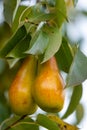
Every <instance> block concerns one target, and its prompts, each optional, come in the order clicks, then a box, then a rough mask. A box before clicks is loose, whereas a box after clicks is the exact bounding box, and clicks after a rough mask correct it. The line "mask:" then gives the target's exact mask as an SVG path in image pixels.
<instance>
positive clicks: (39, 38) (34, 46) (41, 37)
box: [26, 30, 49, 55]
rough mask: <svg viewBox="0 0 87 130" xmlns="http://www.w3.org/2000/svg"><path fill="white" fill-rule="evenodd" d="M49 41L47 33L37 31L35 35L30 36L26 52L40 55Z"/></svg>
mask: <svg viewBox="0 0 87 130" xmlns="http://www.w3.org/2000/svg"><path fill="white" fill-rule="evenodd" d="M48 42H49V37H48V35H47V33H45V32H43V31H42V30H40V31H39V33H38V32H37V33H36V34H35V36H34V37H33V38H32V40H31V43H30V45H31V46H30V47H29V49H28V50H27V51H26V53H28V54H34V55H40V54H43V53H44V52H45V50H46V48H47V45H48Z"/></svg>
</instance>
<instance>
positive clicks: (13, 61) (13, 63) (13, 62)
mask: <svg viewBox="0 0 87 130" xmlns="http://www.w3.org/2000/svg"><path fill="white" fill-rule="evenodd" d="M18 61H19V58H15V59H7V62H8V65H9V67H10V69H11V68H12V67H13V66H14V65H15V64H16V63H17V62H18Z"/></svg>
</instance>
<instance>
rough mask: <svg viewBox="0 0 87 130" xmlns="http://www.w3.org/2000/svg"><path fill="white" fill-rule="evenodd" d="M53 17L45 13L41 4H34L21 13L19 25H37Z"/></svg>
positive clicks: (51, 14)
mask: <svg viewBox="0 0 87 130" xmlns="http://www.w3.org/2000/svg"><path fill="white" fill-rule="evenodd" d="M53 17H54V14H53V13H47V12H46V10H44V8H43V6H41V4H36V5H35V6H31V7H28V8H27V9H25V10H24V11H23V13H22V14H21V16H20V23H21V22H22V23H23V22H30V23H34V24H39V23H40V22H42V21H47V20H50V19H52V18H53Z"/></svg>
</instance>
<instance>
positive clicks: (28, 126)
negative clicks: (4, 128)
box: [9, 122, 39, 130]
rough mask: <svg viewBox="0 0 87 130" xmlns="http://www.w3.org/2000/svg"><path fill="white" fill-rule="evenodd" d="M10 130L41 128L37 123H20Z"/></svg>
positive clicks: (37, 129) (36, 129)
mask: <svg viewBox="0 0 87 130" xmlns="http://www.w3.org/2000/svg"><path fill="white" fill-rule="evenodd" d="M9 130H39V127H38V125H37V124H35V123H30V122H20V123H18V124H16V125H14V126H13V127H11V128H10V129H9Z"/></svg>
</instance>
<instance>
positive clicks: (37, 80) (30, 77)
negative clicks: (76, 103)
mask: <svg viewBox="0 0 87 130" xmlns="http://www.w3.org/2000/svg"><path fill="white" fill-rule="evenodd" d="M9 101H10V104H11V106H12V109H13V111H14V113H15V114H17V115H27V114H33V113H34V112H35V111H36V110H37V105H38V106H39V107H40V108H41V109H42V110H44V111H46V112H58V111H60V110H61V109H62V107H63V104H64V81H63V79H62V77H61V75H60V72H59V70H58V67H57V63H56V59H55V57H54V56H53V57H52V58H51V59H50V60H48V61H47V62H45V63H43V64H40V65H39V69H38V71H37V60H36V58H35V57H34V56H32V55H29V57H27V58H26V59H25V60H24V62H23V64H22V66H21V67H20V69H19V71H18V73H17V75H16V77H15V79H14V81H13V83H12V85H11V87H10V89H9Z"/></svg>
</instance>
